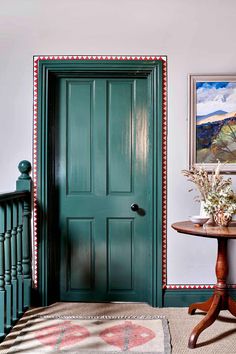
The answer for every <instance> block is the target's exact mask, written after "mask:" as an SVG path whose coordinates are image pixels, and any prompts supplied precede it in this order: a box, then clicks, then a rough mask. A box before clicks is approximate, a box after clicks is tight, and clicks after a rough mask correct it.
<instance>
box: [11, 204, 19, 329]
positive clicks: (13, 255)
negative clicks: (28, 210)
mask: <svg viewBox="0 0 236 354" xmlns="http://www.w3.org/2000/svg"><path fill="white" fill-rule="evenodd" d="M17 203H18V201H14V202H13V203H12V230H11V284H12V320H13V322H15V321H17V319H18V317H17V314H18V311H17V302H18V301H17V298H18V297H17V270H16V263H17V258H16V234H17V213H18V208H17Z"/></svg>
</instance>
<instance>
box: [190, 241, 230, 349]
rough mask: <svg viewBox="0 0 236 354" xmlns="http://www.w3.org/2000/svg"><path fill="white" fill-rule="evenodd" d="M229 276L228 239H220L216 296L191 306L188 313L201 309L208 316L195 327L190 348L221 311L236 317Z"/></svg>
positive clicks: (193, 346)
mask: <svg viewBox="0 0 236 354" xmlns="http://www.w3.org/2000/svg"><path fill="white" fill-rule="evenodd" d="M227 274H228V262H227V238H223V237H221V238H218V255H217V261H216V277H217V284H216V285H215V289H214V294H213V295H212V296H211V297H210V298H209V299H208V300H207V301H205V302H202V303H196V304H192V305H190V306H189V309H188V313H189V314H190V315H192V314H194V312H195V310H197V309H199V310H202V311H206V312H207V314H206V316H205V317H204V318H203V319H202V321H201V322H199V324H198V325H197V326H196V327H194V329H193V331H192V333H191V335H190V338H189V342H188V346H189V348H191V349H192V348H195V346H196V342H197V339H198V337H199V335H200V333H201V332H202V331H204V329H206V328H207V327H209V326H210V325H211V324H212V323H213V322H214V321H215V320H216V319H217V316H218V314H219V312H220V311H221V310H229V311H230V312H231V314H232V315H234V316H236V302H235V301H234V300H233V299H232V298H231V297H230V296H229V295H228V291H227V284H226V278H227Z"/></svg>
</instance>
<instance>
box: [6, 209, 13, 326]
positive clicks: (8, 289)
mask: <svg viewBox="0 0 236 354" xmlns="http://www.w3.org/2000/svg"><path fill="white" fill-rule="evenodd" d="M6 209H7V215H6V217H7V219H6V233H5V241H4V250H5V289H6V329H7V330H10V328H11V325H12V285H11V228H12V205H11V203H7V207H6Z"/></svg>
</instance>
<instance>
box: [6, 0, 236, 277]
mask: <svg viewBox="0 0 236 354" xmlns="http://www.w3.org/2000/svg"><path fill="white" fill-rule="evenodd" d="M235 23H236V2H235V0H225V1H222V0H165V1H164V0H119V1H118V0H64V1H62V0H34V1H32V0H21V1H19V0H8V1H6V0H0V163H1V174H0V191H1V192H3V191H8V190H12V189H13V188H14V184H15V180H16V178H17V176H18V172H17V170H16V166H17V164H18V162H19V161H20V160H22V159H29V160H32V159H31V154H32V152H31V147H32V56H33V55H35V54H127V55H128V54H157V55H158V54H166V55H168V110H169V111H168V121H169V122H168V131H169V135H168V265H167V266H168V283H173V284H176V283H213V282H214V280H215V277H214V263H215V255H216V243H215V241H214V240H208V239H203V238H198V237H191V236H185V235H181V234H177V233H175V232H174V231H172V229H171V227H170V225H171V223H172V222H175V221H178V220H183V219H186V218H187V217H188V216H189V215H191V214H195V213H198V208H199V206H198V205H197V204H194V202H193V195H190V194H189V193H188V192H187V190H188V186H187V183H186V181H185V179H184V177H183V176H182V175H181V173H180V171H181V169H183V168H186V167H187V113H188V112H187V75H188V74H189V73H201V74H216V73H217V74H218V73H220V74H229V73H234V74H235V72H236V60H235V56H236V45H235ZM235 249H236V247H235V244H234V243H233V242H232V247H231V248H230V262H231V263H232V264H234V265H236V259H235V260H233V259H234V258H235V257H234V254H235ZM233 268H234V269H235V271H234V274H233V271H231V274H230V280H231V281H232V282H236V267H232V269H233Z"/></svg>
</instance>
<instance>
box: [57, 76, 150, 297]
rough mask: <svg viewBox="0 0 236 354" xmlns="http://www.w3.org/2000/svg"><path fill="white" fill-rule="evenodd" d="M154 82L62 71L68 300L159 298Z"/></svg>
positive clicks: (64, 293) (63, 269)
mask: <svg viewBox="0 0 236 354" xmlns="http://www.w3.org/2000/svg"><path fill="white" fill-rule="evenodd" d="M148 87H149V86H148V79H147V78H139V79H130V78H127V79H126V78H122V79H114V78H106V79H105V78H104V79H102V78H88V79H86V78H83V79H79V78H60V79H59V94H58V101H59V112H58V120H57V122H58V126H57V131H58V158H57V166H58V170H57V173H56V175H57V177H58V180H57V187H58V193H59V198H58V201H59V206H58V208H59V226H60V245H61V257H60V259H61V264H60V300H61V301H111V300H113V301H149V302H150V301H151V289H150V284H151V277H152V232H153V231H152V223H153V220H152V183H153V182H152V168H153V166H152V154H153V151H152V129H153V128H152V125H153V122H152V117H151V115H149V114H148V112H149V111H150V107H149V106H148V105H149V104H148V102H149V101H151V100H149V96H150V92H149V91H148ZM134 202H135V203H137V204H139V206H140V210H139V212H133V211H131V209H130V206H131V204H132V203H134Z"/></svg>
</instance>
